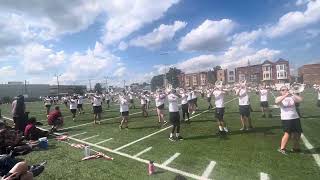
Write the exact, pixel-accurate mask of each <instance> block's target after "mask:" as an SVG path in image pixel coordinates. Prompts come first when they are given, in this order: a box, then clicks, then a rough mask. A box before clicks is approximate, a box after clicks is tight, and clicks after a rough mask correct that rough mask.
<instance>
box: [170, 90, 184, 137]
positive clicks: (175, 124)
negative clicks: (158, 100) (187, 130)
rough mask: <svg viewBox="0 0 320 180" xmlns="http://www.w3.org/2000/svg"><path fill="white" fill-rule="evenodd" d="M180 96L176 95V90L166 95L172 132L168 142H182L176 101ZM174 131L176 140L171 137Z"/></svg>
mask: <svg viewBox="0 0 320 180" xmlns="http://www.w3.org/2000/svg"><path fill="white" fill-rule="evenodd" d="M179 97H180V95H178V94H177V93H176V90H175V89H173V90H171V93H170V94H169V95H168V102H169V119H170V122H171V123H172V131H171V133H170V137H169V140H170V141H175V140H176V139H177V140H183V138H182V136H180V114H179V106H178V100H179ZM175 130H177V131H176V139H175V138H174V137H173V134H174V132H175Z"/></svg>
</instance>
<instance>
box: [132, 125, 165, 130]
mask: <svg viewBox="0 0 320 180" xmlns="http://www.w3.org/2000/svg"><path fill="white" fill-rule="evenodd" d="M156 128H157V129H159V126H155V125H153V126H141V127H130V128H129V129H156Z"/></svg>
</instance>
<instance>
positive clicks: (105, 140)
mask: <svg viewBox="0 0 320 180" xmlns="http://www.w3.org/2000/svg"><path fill="white" fill-rule="evenodd" d="M112 139H113V138H109V139H106V140H103V141H100V142H97V143H96V145H98V144H102V143H104V142H107V141H110V140H112Z"/></svg>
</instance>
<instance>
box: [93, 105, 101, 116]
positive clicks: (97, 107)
mask: <svg viewBox="0 0 320 180" xmlns="http://www.w3.org/2000/svg"><path fill="white" fill-rule="evenodd" d="M93 113H94V114H100V113H102V107H101V106H93Z"/></svg>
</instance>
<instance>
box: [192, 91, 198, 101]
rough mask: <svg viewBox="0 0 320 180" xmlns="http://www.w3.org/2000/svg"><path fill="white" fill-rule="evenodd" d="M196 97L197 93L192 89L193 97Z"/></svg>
mask: <svg viewBox="0 0 320 180" xmlns="http://www.w3.org/2000/svg"><path fill="white" fill-rule="evenodd" d="M195 98H197V94H196V92H195V91H192V99H195Z"/></svg>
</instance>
